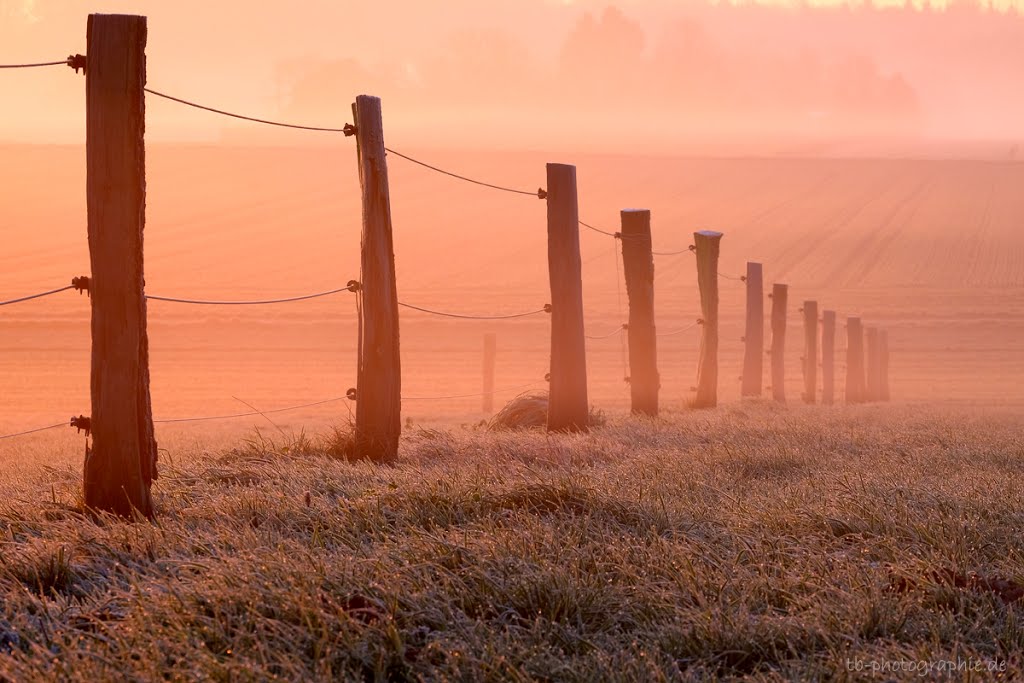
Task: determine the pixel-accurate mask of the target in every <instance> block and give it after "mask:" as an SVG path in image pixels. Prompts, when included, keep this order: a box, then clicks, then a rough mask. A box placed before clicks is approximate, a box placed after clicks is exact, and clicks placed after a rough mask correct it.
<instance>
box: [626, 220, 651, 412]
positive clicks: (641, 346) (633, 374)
mask: <svg viewBox="0 0 1024 683" xmlns="http://www.w3.org/2000/svg"><path fill="white" fill-rule="evenodd" d="M621 237H622V266H623V273H624V274H625V277H626V294H627V296H628V297H629V328H628V330H627V334H628V338H629V393H630V399H631V403H632V412H633V414H634V415H651V416H657V415H658V390H659V388H660V387H661V381H660V379H659V376H658V346H657V335H656V333H655V326H654V255H653V254H652V253H651V212H650V211H648V210H647V209H625V210H623V211H622V233H621Z"/></svg>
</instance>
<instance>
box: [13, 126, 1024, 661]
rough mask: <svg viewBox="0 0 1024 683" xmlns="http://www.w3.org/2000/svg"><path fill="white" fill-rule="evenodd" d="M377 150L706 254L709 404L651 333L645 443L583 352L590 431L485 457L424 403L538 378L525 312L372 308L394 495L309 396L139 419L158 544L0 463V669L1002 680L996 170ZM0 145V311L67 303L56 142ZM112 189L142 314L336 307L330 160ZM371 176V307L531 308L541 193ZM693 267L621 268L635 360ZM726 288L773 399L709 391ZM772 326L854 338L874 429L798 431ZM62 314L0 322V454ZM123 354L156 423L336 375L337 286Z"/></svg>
mask: <svg viewBox="0 0 1024 683" xmlns="http://www.w3.org/2000/svg"><path fill="white" fill-rule="evenodd" d="M400 142H401V141H391V144H392V145H394V146H395V147H396V148H397V149H400V150H402V151H405V152H410V153H415V154H417V155H418V156H422V157H423V158H425V159H427V160H429V161H431V162H434V163H437V164H440V165H442V166H445V167H446V168H451V169H453V170H455V171H458V172H463V173H466V174H469V175H473V176H479V177H483V178H484V179H486V180H489V181H492V182H497V183H501V184H508V185H512V186H514V187H521V188H524V189H531V188H535V187H537V186H541V185H543V184H544V172H543V171H544V167H543V164H544V162H545V161H573V162H576V163H577V164H578V166H579V182H580V205H581V217H582V218H583V219H584V220H586V221H587V222H590V223H592V224H594V225H597V226H600V227H601V228H603V229H607V230H615V229H616V226H617V220H618V210H619V209H621V208H624V207H628V206H641V207H649V208H651V209H652V211H653V217H654V234H655V238H654V240H655V248H656V249H657V250H659V251H675V250H685V249H686V247H687V246H688V245H689V244H690V241H691V236H692V232H693V231H694V230H697V229H705V228H713V229H718V230H721V231H723V232H724V233H725V235H726V236H725V238H724V241H723V255H722V264H721V268H720V270H721V272H722V273H723V275H724V276H725V277H723V278H722V279H721V287H722V294H721V297H722V349H721V367H722V370H721V378H722V381H721V387H720V397H721V399H722V406H721V407H719V408H718V409H716V410H713V411H702V412H691V411H688V410H686V404H687V401H688V400H689V398H690V396H691V394H690V387H691V385H692V384H694V383H695V375H696V372H695V368H696V358H697V350H698V345H699V338H698V336H697V331H696V330H693V331H688V332H686V333H683V334H677V335H667V336H663V337H660V338H659V367H660V371H661V375H662V385H663V386H662V404H663V406H664V408H665V415H664V417H663V419H661V420H658V421H642V420H630V419H628V418H627V417H626V413H628V394H627V386H626V384H625V383H624V382H623V376H624V373H625V372H627V370H626V369H625V367H624V364H623V347H622V345H621V340H620V339H617V338H615V337H610V338H608V339H603V340H599V339H595V340H592V341H588V345H587V352H588V377H589V382H590V387H589V388H590V400H591V402H592V403H593V404H594V406H595V408H596V409H598V410H600V411H603V413H604V414H605V415H606V416H607V417H608V424H607V425H605V426H603V427H600V428H597V429H595V430H594V431H593V432H592V433H590V434H586V435H577V436H564V435H562V436H549V435H546V434H544V433H541V432H521V433H503V432H490V431H487V430H485V429H483V428H482V427H481V426H480V423H481V420H482V419H483V418H485V417H486V416H485V415H484V414H483V413H482V411H481V406H480V399H479V398H476V397H472V396H467V397H465V398H450V397H451V396H462V395H470V394H475V393H477V392H479V391H480V387H481V356H482V339H481V338H482V336H483V334H484V333H485V332H489V331H495V332H497V334H498V377H497V386H498V387H499V389H501V390H502V391H500V392H499V396H498V401H497V402H498V404H499V405H500V404H501V403H502V402H503V401H504V400H506V399H508V398H510V397H512V396H513V395H515V394H516V393H518V392H519V391H521V390H522V389H523V388H526V386H527V385H529V387H530V388H543V386H544V381H543V377H544V374H545V373H546V372H547V370H548V368H547V363H548V360H547V359H548V344H549V337H548V335H549V325H548V321H547V320H546V319H545V318H544V317H543V316H539V317H534V318H524V319H520V320H516V321H511V322H500V323H495V322H481V321H464V320H451V319H444V318H437V317H431V316H427V315H424V314H421V313H416V312H414V311H410V310H403V311H402V316H401V325H402V327H401V339H402V361H403V416H404V417H405V418H406V419H407V424H406V429H405V433H404V437H403V442H402V446H401V461H400V464H399V465H398V466H397V467H395V468H377V467H373V466H370V465H367V464H349V463H346V462H343V461H340V460H337V459H335V458H332V457H331V456H330V450H331V449H330V443H331V438H332V437H331V436H330V435H331V434H332V429H333V428H335V427H337V426H339V425H344V424H345V423H346V422H347V420H348V418H349V415H350V411H351V409H352V406H351V405H350V404H349V403H348V402H347V401H344V400H342V401H337V402H332V403H326V404H323V405H319V406H315V407H310V408H307V409H303V410H296V411H292V412H284V413H274V414H271V415H267V416H266V417H260V418H257V419H254V418H251V417H249V418H240V419H233V420H211V421H203V422H185V423H166V422H161V423H160V424H158V425H157V440H158V443H159V446H160V466H161V478H160V479H159V481H158V482H157V485H156V489H155V499H156V505H157V514H158V521H157V523H156V524H155V525H131V524H123V523H120V522H116V521H113V520H104V521H103V523H102V524H99V525H96V524H94V523H92V522H91V521H88V520H86V519H84V518H83V517H82V515H81V514H80V513H79V512H78V511H77V510H78V506H79V498H80V493H79V490H80V487H81V462H82V453H83V448H84V439H83V437H82V436H81V435H77V434H75V433H74V431H73V430H70V429H67V430H63V429H59V430H55V431H48V432H45V433H42V434H36V435H32V436H29V437H25V438H21V439H12V440H3V441H0V495H2V496H3V501H4V502H3V508H2V510H0V538H2V539H3V545H2V547H0V599H2V605H3V614H2V621H0V651H6V652H7V654H6V655H0V676H2V677H3V678H4V679H9V680H40V681H43V680H53V679H71V680H82V681H86V680H90V681H91V680H105V679H112V678H113V679H122V678H123V679H125V680H146V679H150V678H154V677H158V676H166V677H167V678H169V679H174V680H194V679H202V678H212V679H214V680H225V681H227V680H232V681H234V680H265V679H270V678H273V677H275V676H276V677H281V678H285V679H320V680H331V679H336V678H366V679H378V680H379V679H393V680H404V679H436V678H442V679H443V678H446V679H450V680H480V679H488V678H489V679H498V678H500V679H511V680H537V679H541V680H545V679H547V680H551V679H558V680H581V681H582V680H594V679H595V678H600V679H608V680H637V679H648V680H658V679H665V680H667V679H675V678H679V677H682V678H693V679H702V678H706V677H709V676H713V675H717V676H723V677H737V678H738V677H750V678H752V679H755V680H777V679H837V680H847V679H849V680H854V679H859V678H862V677H864V676H871V677H877V678H879V679H885V680H888V679H892V678H921V677H922V676H921V675H919V674H921V672H920V671H919V670H909V669H907V668H906V667H907V666H908V665H917V664H918V663H920V662H925V663H927V664H928V666H931V667H932V669H929V670H928V671H926V672H925V674H927V676H926V677H929V678H932V677H934V675H935V674H936V669H935V667H941V666H944V664H943V663H944V662H947V661H952V662H953V664H954V665H959V664H960V663H966V664H967V665H970V666H972V667H978V666H980V667H987V666H989V665H990V664H991V665H993V666H997V667H1006V668H1007V670H1008V671H1012V670H1014V669H1015V668H1019V667H1020V665H1021V662H1020V658H1019V655H1018V654H1016V653H1017V651H1018V650H1020V649H1021V647H1022V646H1024V630H1022V628H1021V626H1020V623H1019V621H1020V612H1019V609H1020V608H1019V604H1020V603H1019V600H1020V599H1021V598H1022V596H1024V569H1022V563H1021V556H1020V543H1019V540H1020V534H1021V529H1022V527H1024V501H1022V497H1021V491H1022V490H1024V488H1022V486H1021V485H1022V483H1024V481H1022V477H1024V468H1022V463H1024V459H1022V458H1024V445H1022V443H1021V438H1020V435H1019V428H1018V424H1019V418H1020V414H1021V411H1022V409H1024V401H1022V397H1021V394H1020V391H1019V387H1020V386H1021V384H1022V382H1024V316H1022V313H1024V288H1022V285H1024V267H1022V264H1024V232H1022V231H1021V230H1020V227H1021V225H1022V221H1024V194H1022V193H1021V192H1020V191H1019V188H1020V187H1024V164H1021V163H1017V164H1014V163H1008V162H1002V161H994V160H991V159H975V160H948V159H947V160H943V159H916V160H908V159H902V160H898V159H841V160H840V159H811V158H808V159H801V158H717V159H713V158H695V157H694V158H670V157H626V156H611V155H593V154H591V155H578V154H573V155H562V156H560V157H559V158H555V159H552V158H551V155H548V154H542V153H540V152H534V151H515V152H512V151H504V152H493V153H482V152H470V151H452V150H429V149H423V150H421V149H406V148H405V147H404V146H403V145H401V144H400ZM0 154H3V156H4V159H5V164H4V170H3V171H0V174H2V177H0V181H2V182H0V228H2V231H3V234H4V235H5V236H6V235H9V234H10V235H16V236H18V239H17V240H14V241H12V242H11V243H9V244H7V245H5V253H4V257H3V268H2V269H0V300H3V299H7V298H13V297H16V296H19V295H23V294H29V293H33V292H37V291H41V290H46V289H51V288H53V287H57V286H61V285H64V284H66V283H67V282H68V281H69V280H70V278H71V277H72V276H74V275H79V274H84V273H87V271H88V252H87V249H86V241H85V235H86V230H85V207H84V203H85V201H84V185H85V182H84V153H83V150H82V149H80V148H73V147H27V146H20V147H18V146H15V147H4V148H0ZM148 161H149V174H148V193H149V194H148V204H147V221H148V222H147V230H146V240H147V242H146V270H147V291H148V292H149V293H150V294H156V295H170V296H179V297H192V298H200V299H248V298H267V297H277V296H293V295H300V294H307V293H310V292H315V291H323V290H328V289H332V288H335V287H339V286H342V285H344V283H345V282H346V281H347V280H349V279H352V278H358V264H359V261H358V249H359V200H358V182H357V179H356V174H355V161H354V156H353V150H352V149H351V148H350V146H347V145H339V144H333V143H332V144H329V145H326V146H324V147H320V148H314V147H304V148H284V147H280V148H275V147H265V148H245V147H232V146H223V147H212V146H211V147H202V146H191V147H189V146H176V147H170V146H160V145H153V146H151V147H150V149H149V151H148ZM390 170H391V188H392V189H391V193H392V204H393V209H394V222H395V250H396V259H397V269H398V287H399V298H400V299H401V300H403V301H405V302H407V303H411V304H415V305H420V306H425V307H428V308H433V309H438V310H442V311H450V312H456V313H470V314H472V313H487V314H502V313H516V312H520V311H528V310H533V309H537V308H540V307H541V306H542V305H543V304H545V303H547V301H548V294H547V291H548V290H547V272H546V251H545V239H546V236H545V226H544V205H543V203H541V202H539V201H537V200H536V199H531V198H528V197H523V196H517V195H510V194H504V193H495V192H493V191H489V190H486V189H482V188H478V187H474V186H471V185H467V184H463V183H459V182H458V181H455V180H452V179H450V178H445V177H443V176H438V175H436V174H432V173H430V172H428V171H425V170H424V169H422V168H420V167H416V166H412V165H409V164H405V163H403V162H402V161H401V160H400V159H395V158H392V159H391V160H390ZM76 188H77V189H76ZM581 242H582V260H583V264H584V265H583V273H584V297H585V301H584V307H585V312H586V323H587V332H588V334H589V335H591V336H602V335H604V334H606V333H608V332H610V331H613V330H614V329H615V328H616V327H617V326H618V325H619V324H620V323H621V322H622V321H623V320H624V319H625V305H626V302H625V293H624V292H623V291H622V289H621V287H620V285H619V284H618V277H619V275H618V271H617V265H616V263H617V259H618V258H619V255H618V252H617V245H616V243H615V242H614V240H612V239H611V238H609V237H607V236H604V235H600V234H598V233H595V232H591V231H586V230H585V231H584V232H583V234H582V235H581ZM692 258H693V257H692V255H691V254H690V253H689V252H685V253H682V254H680V255H677V256H666V257H658V258H657V261H656V293H655V296H656V310H657V323H658V327H659V330H660V331H663V332H671V331H673V330H677V329H680V328H684V327H688V326H689V325H690V324H691V323H692V322H693V321H694V319H695V318H696V317H698V310H699V306H698V298H697V291H696V275H695V269H694V265H693V263H692ZM747 260H757V261H761V262H763V263H764V266H765V275H766V282H767V283H768V284H770V283H772V282H786V283H788V284H789V285H790V287H791V289H790V292H791V293H790V300H791V302H792V303H791V305H790V316H789V324H790V330H791V336H790V339H789V343H788V347H787V348H788V354H787V363H788V365H787V373H788V374H787V386H786V390H787V394H788V396H789V397H790V404H789V406H787V407H783V406H777V405H773V404H768V403H764V402H760V401H752V402H751V401H742V402H741V401H740V400H739V397H738V393H739V382H738V381H737V378H738V375H739V367H740V363H741V358H742V346H741V343H740V337H741V335H742V334H743V330H742V319H743V301H744V292H743V285H742V284H741V283H739V282H737V281H735V280H734V279H732V278H734V277H735V276H738V275H740V274H741V273H742V272H743V267H744V263H745V262H746V261H747ZM805 299H816V300H817V301H819V302H820V303H821V306H822V308H826V309H828V308H832V309H835V310H838V311H839V315H840V319H841V320H842V319H843V318H844V317H845V316H847V315H860V316H862V317H863V318H864V319H865V320H866V321H868V322H870V323H877V324H879V325H881V326H885V327H887V328H888V329H889V330H890V339H891V346H892V363H891V370H892V387H893V394H894V398H895V403H893V404H892V405H889V406H884V407H882V406H862V407H856V408H850V407H837V408H832V409H826V408H815V407H805V406H799V405H796V403H797V399H798V397H799V395H800V383H801V377H800V355H801V352H802V348H801V346H802V341H801V340H802V335H801V333H800V329H799V321H800V317H799V315H798V313H797V310H796V309H797V308H798V307H799V306H800V302H802V301H803V300H805ZM88 321H89V318H88V303H87V301H86V300H85V299H84V298H82V297H80V296H78V295H76V294H74V293H70V292H65V293H62V294H60V295H57V296H54V297H50V298H47V299H43V300H40V301H35V302H29V303H25V304H20V305H15V306H8V307H3V308H0V385H2V393H0V435H2V434H6V433H11V432H16V431H20V430H22V429H26V428H31V427H37V426H42V425H48V424H54V423H57V422H60V421H62V420H66V419H67V418H68V417H69V416H71V415H77V414H79V413H88V405H89V394H88V387H89V374H88V373H89V322H88ZM149 330H150V340H151V350H152V352H151V361H152V391H153V404H154V413H155V415H156V417H157V418H158V419H161V420H167V419H176V418H182V417H209V416H217V415H224V414H233V413H238V412H247V411H249V410H250V408H249V407H248V406H249V405H252V406H256V407H257V408H259V409H260V410H265V411H270V410H274V409H277V408H281V407H286V406H292V405H297V404H305V403H311V402H315V401H321V400H325V399H331V398H335V397H341V396H344V394H345V391H346V389H348V388H349V387H350V386H353V385H354V372H355V341H356V338H355V334H356V325H355V310H354V301H352V299H351V298H350V295H347V294H342V295H338V296H335V297H332V298H329V299H319V300H315V301H310V302H304V303H300V304H289V305H284V306H280V307H190V306H185V305H181V304H172V303H164V302H156V301H154V302H151V303H150V305H149ZM840 336H842V335H840ZM844 345H845V344H842V343H841V344H840V346H844ZM837 360H838V368H839V383H838V387H837V388H838V390H839V392H840V395H841V391H842V387H843V382H842V371H843V362H842V360H843V359H842V356H841V355H840V357H839V358H838V359H837ZM255 429H258V430H259V431H258V432H257V431H255ZM901 663H902V664H901ZM858 666H859V667H861V668H860V669H857V668H856V667H858ZM893 666H903V667H904V668H903V669H902V670H899V671H896V672H893V671H892V670H891V667H893ZM922 666H923V665H922ZM872 667H874V669H872ZM884 667H890V668H889V669H885V668H884ZM939 673H942V672H941V671H940V672H939ZM994 673H995V672H992V671H988V670H987V669H985V668H982V669H977V668H975V669H972V671H971V674H972V675H974V676H975V678H977V679H981V680H985V679H987V678H990V677H992V676H993V675H994ZM876 674H877V676H876ZM954 676H955V677H957V678H964V677H965V674H964V672H963V670H962V669H961V670H959V671H957V672H954Z"/></svg>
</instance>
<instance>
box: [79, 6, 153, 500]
mask: <svg viewBox="0 0 1024 683" xmlns="http://www.w3.org/2000/svg"><path fill="white" fill-rule="evenodd" d="M86 41H87V46H88V67H87V69H86V74H85V90H86V163H87V176H86V191H87V206H88V230H89V261H90V264H91V267H92V278H91V280H90V283H89V287H90V292H91V298H92V380H91V390H92V408H91V410H92V413H91V416H90V420H91V425H90V426H91V431H92V447H91V448H89V447H87V448H86V455H85V469H84V474H83V486H84V494H85V505H86V506H87V507H88V508H90V509H93V510H102V511H107V512H113V513H116V514H119V515H122V516H125V517H131V516H133V515H134V514H142V515H144V516H146V517H152V516H153V501H152V497H151V494H150V486H151V484H152V481H153V480H154V479H156V476H157V472H156V458H157V450H156V439H155V438H154V435H153V413H152V407H151V404H150V395H149V340H148V337H147V333H146V297H145V292H144V287H145V283H144V274H143V249H142V233H143V229H144V227H145V215H146V146H145V140H144V137H143V136H144V132H145V118H146V115H145V111H146V104H145V93H144V91H143V88H144V87H145V85H146V18H145V17H140V16H128V15H106V14H92V15H90V16H89V20H88V28H87V39H86Z"/></svg>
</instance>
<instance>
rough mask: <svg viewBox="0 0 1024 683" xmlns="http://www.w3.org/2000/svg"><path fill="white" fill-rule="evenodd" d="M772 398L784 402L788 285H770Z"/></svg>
mask: <svg viewBox="0 0 1024 683" xmlns="http://www.w3.org/2000/svg"><path fill="white" fill-rule="evenodd" d="M771 297H772V350H771V354H772V398H773V399H775V400H776V401H778V402H779V403H785V402H786V300H787V299H788V298H789V285H778V284H776V285H772V294H771Z"/></svg>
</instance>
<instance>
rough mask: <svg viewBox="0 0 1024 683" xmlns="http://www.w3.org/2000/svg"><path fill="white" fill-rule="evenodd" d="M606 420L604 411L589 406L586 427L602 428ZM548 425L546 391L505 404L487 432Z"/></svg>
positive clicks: (517, 398) (493, 418) (492, 419)
mask: <svg viewBox="0 0 1024 683" xmlns="http://www.w3.org/2000/svg"><path fill="white" fill-rule="evenodd" d="M607 422H608V420H607V418H606V417H605V414H604V411H603V410H600V409H597V408H594V407H593V406H591V408H590V414H589V416H588V419H587V426H588V427H603V426H604V425H605V424H607ZM547 424H548V393H547V392H546V391H540V392H527V393H525V394H520V395H519V396H516V397H515V398H514V399H512V400H511V401H509V402H508V403H506V404H505V407H504V408H502V409H501V410H499V411H498V412H497V413H496V414H495V415H494V417H492V418H491V420H490V422H488V423H487V428H488V429H489V430H501V429H535V428H539V427H545V426H547Z"/></svg>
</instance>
